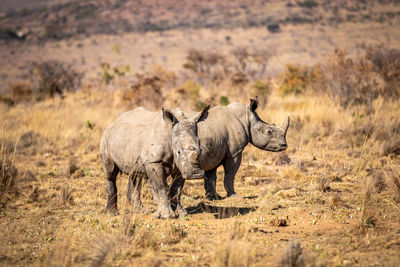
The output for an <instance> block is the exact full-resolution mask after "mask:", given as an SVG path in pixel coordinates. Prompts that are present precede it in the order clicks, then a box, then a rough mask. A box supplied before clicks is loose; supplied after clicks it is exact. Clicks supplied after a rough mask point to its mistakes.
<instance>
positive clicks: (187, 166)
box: [163, 106, 210, 179]
mask: <svg viewBox="0 0 400 267" xmlns="http://www.w3.org/2000/svg"><path fill="white" fill-rule="evenodd" d="M209 108H210V106H206V107H205V108H203V110H202V111H200V112H199V113H197V114H196V115H194V116H193V117H192V118H185V117H182V116H180V118H181V119H180V120H178V119H177V116H175V115H174V113H173V112H172V111H171V110H168V109H163V119H164V121H165V122H167V123H169V124H171V125H172V129H171V140H172V142H171V148H172V151H173V154H174V162H175V164H176V166H177V167H178V169H179V170H180V172H181V174H182V177H183V178H184V179H199V178H203V177H204V171H203V170H202V169H201V168H200V160H199V157H200V153H201V150H200V142H199V138H198V136H197V123H198V122H199V121H201V120H202V119H205V118H206V117H207V114H208V109H209Z"/></svg>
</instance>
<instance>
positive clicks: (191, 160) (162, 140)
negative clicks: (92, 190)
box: [100, 106, 209, 218]
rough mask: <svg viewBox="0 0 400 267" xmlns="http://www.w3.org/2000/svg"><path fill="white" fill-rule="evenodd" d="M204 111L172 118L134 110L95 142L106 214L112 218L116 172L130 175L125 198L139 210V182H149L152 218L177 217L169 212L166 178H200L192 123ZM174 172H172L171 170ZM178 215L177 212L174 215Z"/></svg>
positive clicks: (169, 114) (167, 112)
mask: <svg viewBox="0 0 400 267" xmlns="http://www.w3.org/2000/svg"><path fill="white" fill-rule="evenodd" d="M208 109H209V106H207V107H205V108H204V109H203V110H202V111H201V112H199V113H197V114H194V115H193V116H192V117H190V119H187V118H184V117H182V118H181V119H180V120H178V119H177V116H176V114H174V112H173V111H171V110H168V109H163V110H162V111H159V112H151V111H148V110H146V109H144V108H136V109H134V110H132V111H129V112H126V113H124V114H122V115H121V116H120V117H118V118H117V120H116V121H115V122H113V123H112V124H111V125H110V126H109V127H108V128H107V129H106V130H105V132H104V135H103V137H102V139H101V142H100V157H101V161H102V163H103V168H104V173H105V176H106V184H107V195H108V201H107V207H106V211H107V212H110V213H112V214H116V213H117V186H116V178H117V175H118V173H120V172H123V173H125V174H129V175H130V177H129V179H130V180H129V181H130V182H129V190H128V198H129V199H132V197H133V198H134V201H135V202H136V204H138V205H139V206H141V201H140V188H136V189H138V190H133V189H134V188H133V187H136V186H140V184H141V181H140V182H139V181H137V180H136V179H135V178H136V177H140V176H144V177H147V178H148V185H149V187H150V189H151V191H152V194H153V199H154V201H155V202H156V204H158V210H157V211H156V214H155V215H156V217H158V218H171V217H175V216H176V214H175V212H174V210H173V209H172V207H171V203H170V201H169V196H168V189H169V188H168V185H167V183H166V178H167V177H168V175H169V174H171V172H177V171H176V168H177V169H179V172H178V173H180V174H181V175H180V179H196V178H202V177H203V176H204V171H203V170H202V169H201V168H200V164H199V163H200V162H199V156H200V147H199V139H198V136H197V122H198V121H199V120H200V119H202V118H203V117H205V116H207V111H208ZM174 170H175V171H174ZM176 212H177V214H180V211H179V210H178V211H176Z"/></svg>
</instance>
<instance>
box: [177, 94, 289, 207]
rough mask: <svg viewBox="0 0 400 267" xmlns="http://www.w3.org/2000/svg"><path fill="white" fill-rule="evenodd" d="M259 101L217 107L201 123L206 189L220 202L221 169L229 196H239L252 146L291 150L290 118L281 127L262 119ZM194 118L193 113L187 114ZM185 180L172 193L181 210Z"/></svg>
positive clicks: (201, 162)
mask: <svg viewBox="0 0 400 267" xmlns="http://www.w3.org/2000/svg"><path fill="white" fill-rule="evenodd" d="M257 106H258V99H257V97H256V98H255V99H250V104H249V105H247V106H245V105H243V104H240V103H231V104H230V105H228V106H225V107H223V106H219V107H215V108H213V109H211V110H209V112H208V116H207V120H205V121H202V122H199V123H198V126H197V127H198V135H199V139H200V147H201V156H200V166H201V168H202V169H203V170H205V176H204V187H205V191H206V197H207V198H208V199H210V200H214V199H220V196H219V195H218V194H217V191H216V180H217V174H216V173H217V168H218V167H219V166H220V165H223V167H224V171H225V177H224V187H225V190H226V192H227V196H228V197H231V196H235V195H236V193H235V190H234V179H235V175H236V172H237V171H238V169H239V166H240V163H241V160H242V151H243V149H244V148H245V147H246V145H247V144H248V143H251V144H253V145H254V146H256V147H257V148H259V149H262V150H267V151H273V152H278V151H282V150H285V149H286V148H287V143H286V132H287V130H288V128H289V116H288V117H287V119H286V121H285V122H284V123H283V124H282V125H281V126H280V127H279V126H275V124H268V123H266V122H264V121H263V120H261V118H260V117H259V116H258V114H257V113H256V109H257ZM184 114H185V115H186V116H187V115H190V114H191V112H186V111H185V112H184ZM184 182H185V181H184V179H182V178H181V177H176V178H175V179H174V182H173V184H172V185H171V189H170V190H171V192H170V194H171V195H172V196H173V198H172V200H171V201H172V202H173V205H177V206H178V207H180V203H179V201H180V192H181V190H182V187H183V184H184Z"/></svg>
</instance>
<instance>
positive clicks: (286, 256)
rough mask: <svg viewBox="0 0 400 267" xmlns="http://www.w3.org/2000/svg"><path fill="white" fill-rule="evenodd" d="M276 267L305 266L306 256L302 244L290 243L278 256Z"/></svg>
mask: <svg viewBox="0 0 400 267" xmlns="http://www.w3.org/2000/svg"><path fill="white" fill-rule="evenodd" d="M276 265H277V266H279V267H301V266H305V263H304V255H303V249H302V247H301V244H300V243H298V242H294V241H290V242H289V244H288V245H287V246H286V247H285V248H284V249H282V251H281V252H280V254H279V255H278V256H277V260H276Z"/></svg>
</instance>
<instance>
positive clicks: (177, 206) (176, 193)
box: [169, 173, 187, 217]
mask: <svg viewBox="0 0 400 267" xmlns="http://www.w3.org/2000/svg"><path fill="white" fill-rule="evenodd" d="M172 179H173V180H172V184H171V187H170V190H169V199H170V201H171V206H172V209H173V210H175V213H176V215H177V216H178V217H185V216H187V211H186V210H185V209H184V208H183V207H182V205H181V194H182V189H183V186H184V185H185V179H183V178H182V175H181V174H180V173H179V174H177V175H173V176H172Z"/></svg>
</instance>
